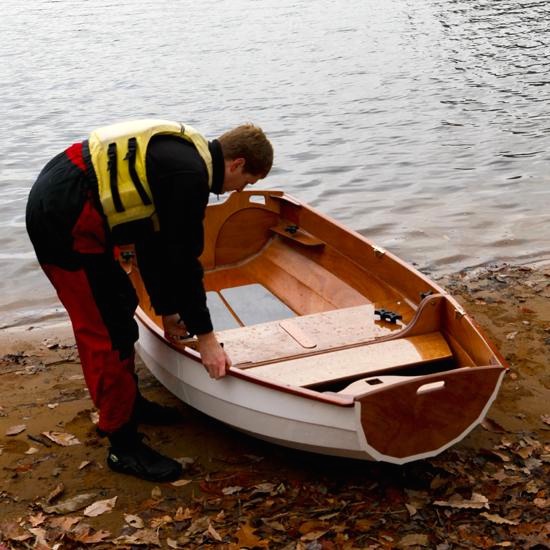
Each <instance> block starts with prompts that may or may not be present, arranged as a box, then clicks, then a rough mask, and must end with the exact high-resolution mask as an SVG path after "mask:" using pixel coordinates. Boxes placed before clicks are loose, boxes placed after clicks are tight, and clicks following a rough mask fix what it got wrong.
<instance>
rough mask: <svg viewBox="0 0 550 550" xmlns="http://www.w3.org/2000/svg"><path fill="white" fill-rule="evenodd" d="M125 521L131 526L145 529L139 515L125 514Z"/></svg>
mask: <svg viewBox="0 0 550 550" xmlns="http://www.w3.org/2000/svg"><path fill="white" fill-rule="evenodd" d="M124 521H125V522H126V523H127V524H128V525H129V526H130V527H135V528H136V529H143V520H142V519H141V518H140V517H139V516H135V515H133V514H124Z"/></svg>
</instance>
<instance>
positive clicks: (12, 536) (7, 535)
mask: <svg viewBox="0 0 550 550" xmlns="http://www.w3.org/2000/svg"><path fill="white" fill-rule="evenodd" d="M2 537H3V539H2V540H4V539H8V540H14V541H18V542H23V541H25V540H28V539H30V538H32V535H31V534H30V533H28V532H27V531H24V530H23V529H22V528H21V526H20V525H18V524H17V523H16V522H15V521H9V522H6V523H2Z"/></svg>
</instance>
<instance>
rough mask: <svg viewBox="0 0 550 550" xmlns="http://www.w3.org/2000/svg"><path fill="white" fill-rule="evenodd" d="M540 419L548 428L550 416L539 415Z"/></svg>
mask: <svg viewBox="0 0 550 550" xmlns="http://www.w3.org/2000/svg"><path fill="white" fill-rule="evenodd" d="M540 419H541V420H542V422H543V423H544V424H548V426H550V414H541V416H540Z"/></svg>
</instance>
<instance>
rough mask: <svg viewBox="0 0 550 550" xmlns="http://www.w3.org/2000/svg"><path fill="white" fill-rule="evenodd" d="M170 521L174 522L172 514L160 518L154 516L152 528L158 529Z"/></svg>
mask: <svg viewBox="0 0 550 550" xmlns="http://www.w3.org/2000/svg"><path fill="white" fill-rule="evenodd" d="M168 523H172V518H171V517H170V516H161V517H158V518H153V519H152V520H151V528H152V529H158V528H159V527H163V526H164V525H167V524H168Z"/></svg>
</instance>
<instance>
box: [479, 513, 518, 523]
mask: <svg viewBox="0 0 550 550" xmlns="http://www.w3.org/2000/svg"><path fill="white" fill-rule="evenodd" d="M480 515H482V516H483V517H484V518H486V519H488V520H489V521H491V522H493V523H497V524H498V525H519V521H512V520H510V519H506V518H503V517H501V516H499V515H497V514H489V513H487V512H481V514H480Z"/></svg>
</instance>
